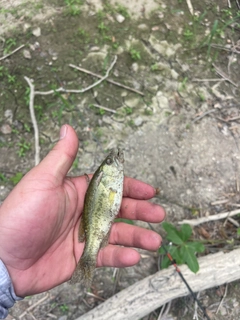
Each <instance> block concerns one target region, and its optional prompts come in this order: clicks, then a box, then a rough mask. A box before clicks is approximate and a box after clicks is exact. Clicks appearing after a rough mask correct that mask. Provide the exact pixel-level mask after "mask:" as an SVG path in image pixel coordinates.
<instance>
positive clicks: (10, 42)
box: [3, 38, 17, 54]
mask: <svg viewBox="0 0 240 320" xmlns="http://www.w3.org/2000/svg"><path fill="white" fill-rule="evenodd" d="M16 44H17V43H16V40H15V39H13V38H9V39H7V40H6V41H5V46H6V47H5V49H4V51H3V54H8V53H9V52H10V51H11V48H12V47H14V46H15V45H16Z"/></svg>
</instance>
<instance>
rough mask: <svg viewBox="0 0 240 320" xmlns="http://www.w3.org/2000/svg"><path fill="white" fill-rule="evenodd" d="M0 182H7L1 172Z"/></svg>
mask: <svg viewBox="0 0 240 320" xmlns="http://www.w3.org/2000/svg"><path fill="white" fill-rule="evenodd" d="M0 181H3V182H7V178H6V177H5V175H4V174H3V173H1V172H0Z"/></svg>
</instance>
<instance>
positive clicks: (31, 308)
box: [19, 292, 50, 319]
mask: <svg viewBox="0 0 240 320" xmlns="http://www.w3.org/2000/svg"><path fill="white" fill-rule="evenodd" d="M49 296H50V295H49V293H48V292H47V294H46V295H45V296H44V297H43V298H42V299H40V300H38V301H37V302H36V303H34V304H33V305H32V306H30V307H29V308H27V309H26V310H25V311H24V312H23V313H22V314H21V315H20V316H19V319H22V318H23V317H24V316H25V315H27V314H28V312H30V311H31V310H33V309H34V308H36V307H37V306H38V305H39V304H41V303H42V302H43V301H45V300H46V299H48V298H49Z"/></svg>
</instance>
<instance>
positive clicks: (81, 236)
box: [78, 219, 86, 242]
mask: <svg viewBox="0 0 240 320" xmlns="http://www.w3.org/2000/svg"><path fill="white" fill-rule="evenodd" d="M85 237H86V235H85V230H84V223H83V220H82V219H81V221H80V225H79V230H78V242H84V241H85Z"/></svg>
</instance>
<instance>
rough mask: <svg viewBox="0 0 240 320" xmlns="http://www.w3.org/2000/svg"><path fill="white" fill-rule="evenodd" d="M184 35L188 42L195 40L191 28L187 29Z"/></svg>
mask: <svg viewBox="0 0 240 320" xmlns="http://www.w3.org/2000/svg"><path fill="white" fill-rule="evenodd" d="M183 35H184V37H185V39H186V40H187V41H190V40H192V39H193V36H194V33H193V31H192V30H190V29H189V28H187V29H185V31H184V32H183Z"/></svg>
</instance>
